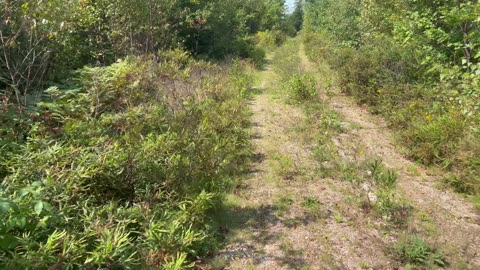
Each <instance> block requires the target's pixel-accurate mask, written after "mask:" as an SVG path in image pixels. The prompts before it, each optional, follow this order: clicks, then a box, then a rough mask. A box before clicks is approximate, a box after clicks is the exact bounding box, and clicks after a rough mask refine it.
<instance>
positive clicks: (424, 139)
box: [304, 0, 480, 200]
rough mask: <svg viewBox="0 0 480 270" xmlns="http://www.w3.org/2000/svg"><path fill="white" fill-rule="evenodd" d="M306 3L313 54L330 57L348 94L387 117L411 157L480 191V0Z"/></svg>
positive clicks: (459, 186)
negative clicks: (446, 172) (443, 170)
mask: <svg viewBox="0 0 480 270" xmlns="http://www.w3.org/2000/svg"><path fill="white" fill-rule="evenodd" d="M305 2H306V3H305V13H306V14H305V24H304V28H305V40H304V41H305V44H306V49H307V52H308V54H309V56H310V58H312V59H313V60H315V61H318V62H319V63H320V62H321V61H324V60H326V61H327V62H328V63H329V65H330V66H331V67H332V68H334V69H335V70H337V72H338V81H339V84H340V86H341V88H342V90H343V91H345V92H346V93H349V94H351V95H353V96H355V97H356V98H357V100H358V101H359V102H361V103H365V104H367V105H369V106H370V108H371V110H372V111H373V112H376V113H379V114H382V115H383V116H384V117H385V118H386V119H388V120H389V122H390V124H391V126H392V127H393V128H395V129H396V130H397V134H398V138H399V140H400V141H401V142H402V143H403V145H404V146H406V148H407V152H408V154H409V155H410V156H411V157H412V158H414V159H416V160H418V161H420V162H422V163H423V164H426V165H432V164H435V165H438V166H441V167H443V168H445V169H448V170H450V171H451V174H450V175H448V176H446V177H445V183H446V184H448V185H450V186H452V187H453V188H454V189H455V190H457V191H459V192H463V193H467V194H477V195H478V194H479V193H480V178H479V176H480V159H479V157H480V143H479V142H480V131H479V129H478V127H479V124H480V110H479V108H480V64H479V60H480V47H479V46H480V19H479V17H478V14H480V4H479V2H478V1H467V0H460V1H457V0H448V1H437V0H402V1H383V0H382V1H377V0H367V1H356V0H341V1H332V0H307V1H305ZM476 198H477V200H478V196H477V197H476Z"/></svg>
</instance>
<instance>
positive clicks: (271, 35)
mask: <svg viewBox="0 0 480 270" xmlns="http://www.w3.org/2000/svg"><path fill="white" fill-rule="evenodd" d="M255 38H256V40H257V44H258V46H260V47H262V48H265V49H273V48H275V47H277V46H280V45H281V44H282V43H283V42H284V41H285V39H286V36H285V33H283V32H281V31H278V30H266V31H259V32H258V33H257V34H256V35H255Z"/></svg>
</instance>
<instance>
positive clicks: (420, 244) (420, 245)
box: [396, 236, 447, 267]
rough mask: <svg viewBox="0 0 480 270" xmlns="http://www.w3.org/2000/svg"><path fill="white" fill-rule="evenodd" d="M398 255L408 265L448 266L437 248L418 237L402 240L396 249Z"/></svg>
mask: <svg viewBox="0 0 480 270" xmlns="http://www.w3.org/2000/svg"><path fill="white" fill-rule="evenodd" d="M396 253H397V255H398V256H399V257H400V259H401V260H402V261H403V262H404V263H406V264H407V265H423V266H430V267H435V266H440V267H443V266H446V265H447V262H446V260H445V258H444V256H443V255H442V253H440V252H438V251H437V250H436V249H435V248H432V247H431V246H430V245H428V244H427V243H426V242H425V241H424V240H423V239H421V238H420V237H417V236H413V237H407V238H406V239H403V240H401V241H400V242H399V243H398V244H397V247H396Z"/></svg>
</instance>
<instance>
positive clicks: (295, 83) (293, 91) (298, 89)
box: [283, 74, 317, 101]
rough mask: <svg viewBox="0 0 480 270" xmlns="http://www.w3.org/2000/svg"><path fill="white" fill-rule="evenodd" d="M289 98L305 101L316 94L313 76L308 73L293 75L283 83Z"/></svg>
mask: <svg viewBox="0 0 480 270" xmlns="http://www.w3.org/2000/svg"><path fill="white" fill-rule="evenodd" d="M283 88H284V90H285V92H286V93H287V95H288V97H289V99H290V100H294V101H305V100H311V99H313V98H314V97H316V96H317V89H316V83H315V78H314V77H313V76H312V75H310V74H303V75H298V74H296V75H293V76H292V77H291V78H290V79H289V80H288V81H286V82H285V83H284V84H283Z"/></svg>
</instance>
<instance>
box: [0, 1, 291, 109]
mask: <svg viewBox="0 0 480 270" xmlns="http://www.w3.org/2000/svg"><path fill="white" fill-rule="evenodd" d="M284 4H285V3H284V0H262V1H256V0H247V1H239V0H235V1H222V0H201V1H195V0H165V1H158V0H140V1H137V0H121V1H113V0H66V1H64V0H42V1H37V0H23V1H20V0H8V1H2V2H1V3H0V13H1V18H2V21H1V24H0V33H1V36H0V50H1V51H0V56H1V57H0V89H6V90H5V91H10V92H13V93H14V94H15V95H14V96H15V98H16V99H17V100H16V101H17V102H18V103H20V101H22V98H23V99H25V97H26V96H28V95H32V94H33V93H34V90H36V89H38V88H42V87H45V83H46V82H48V81H52V80H53V81H57V80H58V79H62V78H64V77H66V76H68V74H66V73H68V72H69V71H71V70H75V69H77V68H81V67H83V66H85V65H95V66H99V65H108V64H111V63H114V62H115V61H116V60H117V59H121V58H123V57H125V56H127V55H139V54H148V53H155V52H157V51H159V50H165V49H172V48H182V49H184V50H186V51H189V52H191V53H192V54H193V55H195V56H203V57H210V58H211V57H214V58H224V57H225V56H233V57H235V56H241V57H245V58H261V56H262V55H261V52H259V51H258V50H257V49H256V48H255V46H254V45H255V44H254V39H253V38H252V35H254V34H255V33H257V32H259V31H265V30H277V31H280V30H285V29H287V28H288V27H287V26H286V17H287V16H286V14H285V7H284ZM258 54H260V55H258ZM23 101H24V100H23Z"/></svg>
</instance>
